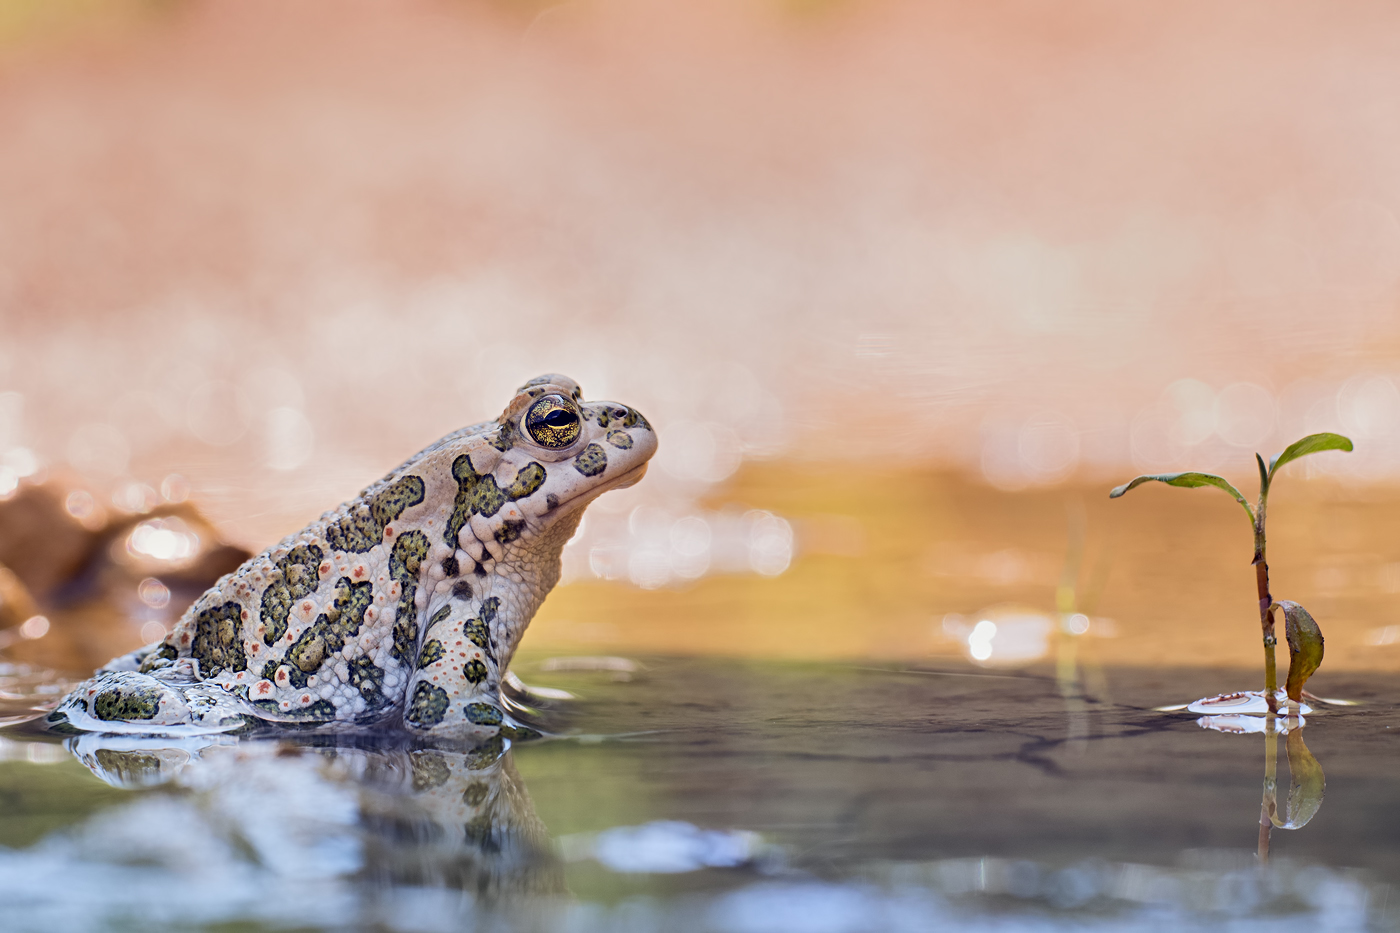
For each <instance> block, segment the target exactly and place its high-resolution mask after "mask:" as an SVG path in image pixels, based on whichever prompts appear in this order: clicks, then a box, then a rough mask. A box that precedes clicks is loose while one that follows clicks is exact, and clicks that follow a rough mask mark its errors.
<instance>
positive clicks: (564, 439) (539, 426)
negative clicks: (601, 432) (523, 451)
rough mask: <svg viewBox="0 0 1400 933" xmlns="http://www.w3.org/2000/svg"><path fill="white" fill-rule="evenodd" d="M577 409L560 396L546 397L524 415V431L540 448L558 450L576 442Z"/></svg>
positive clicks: (578, 428) (578, 423)
mask: <svg viewBox="0 0 1400 933" xmlns="http://www.w3.org/2000/svg"><path fill="white" fill-rule="evenodd" d="M582 427H583V426H582V424H581V423H580V422H579V417H578V409H576V408H575V407H574V404H573V402H570V401H569V400H568V399H566V398H564V397H563V396H562V395H546V396H545V397H544V398H542V399H539V400H538V401H536V402H535V404H533V405H531V406H530V410H529V411H527V412H526V413H525V431H526V432H527V433H528V434H529V435H530V437H531V439H532V440H534V442H535V443H536V444H539V445H540V446H541V447H550V448H552V449H554V450H558V449H560V448H561V447H568V446H569V445H570V444H572V443H573V442H574V441H576V440H578V435H579V431H580V430H582Z"/></svg>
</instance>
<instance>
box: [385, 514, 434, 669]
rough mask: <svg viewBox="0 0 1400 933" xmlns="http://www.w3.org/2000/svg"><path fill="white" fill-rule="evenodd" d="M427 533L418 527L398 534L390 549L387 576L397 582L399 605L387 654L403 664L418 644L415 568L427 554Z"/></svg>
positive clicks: (416, 579)
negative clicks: (414, 599)
mask: <svg viewBox="0 0 1400 933" xmlns="http://www.w3.org/2000/svg"><path fill="white" fill-rule="evenodd" d="M428 550H429V545H428V536H427V535H425V534H423V532H421V531H416V530H415V531H409V532H405V533H404V534H401V535H399V537H398V540H396V541H395V542H394V548H393V550H391V551H390V552H389V576H390V578H392V579H394V580H397V581H398V583H399V606H398V611H397V613H396V614H395V616H394V647H393V648H391V649H390V651H389V654H390V655H391V656H392V657H393V658H395V659H396V660H399V661H402V662H403V663H405V664H410V663H412V658H413V652H414V651H415V650H417V648H418V607H417V606H416V605H415V604H414V602H413V597H414V596H415V595H416V594H417V592H418V571H419V569H421V568H422V566H423V561H424V560H426V559H427V557H428Z"/></svg>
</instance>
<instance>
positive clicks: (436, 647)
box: [418, 638, 447, 668]
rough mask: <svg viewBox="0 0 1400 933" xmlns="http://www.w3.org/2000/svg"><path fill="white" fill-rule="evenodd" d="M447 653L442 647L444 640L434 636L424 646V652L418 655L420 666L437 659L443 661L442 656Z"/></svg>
mask: <svg viewBox="0 0 1400 933" xmlns="http://www.w3.org/2000/svg"><path fill="white" fill-rule="evenodd" d="M446 653H447V652H445V651H443V649H442V642H440V641H438V640H437V639H436V638H434V639H432V640H431V641H429V642H428V643H427V644H426V645H424V646H423V653H422V654H420V655H418V666H419V667H420V668H423V667H427V666H428V665H429V664H432V663H434V662H436V661H441V660H442V656H443V655H444V654H446Z"/></svg>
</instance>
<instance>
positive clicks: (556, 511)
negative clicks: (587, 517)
mask: <svg viewBox="0 0 1400 933" xmlns="http://www.w3.org/2000/svg"><path fill="white" fill-rule="evenodd" d="M646 474H647V464H646V463H639V464H637V465H636V466H634V467H633V468H632V469H630V470H628V471H627V472H625V473H619V474H618V475H616V476H614V477H613V478H612V479H610V480H605V481H604V482H602V483H599V484H598V485H597V486H594V487H593V488H592V489H590V490H588V491H587V492H584V493H581V494H579V495H577V496H575V497H574V498H572V499H570V500H569V501H568V502H561V503H559V504H558V505H557V506H555V507H554V508H553V509H550V510H549V511H548V512H545V513H544V514H545V515H548V516H549V517H551V518H557V517H558V516H561V515H568V514H569V513H570V512H574V511H577V510H578V509H581V508H583V507H584V506H586V505H588V503H590V502H592V501H593V500H594V499H596V498H598V497H599V496H601V495H602V494H603V493H605V492H610V491H611V490H614V489H626V488H627V487H628V486H634V485H636V484H637V482H638V481H640V480H641V478H642V477H643V476H646Z"/></svg>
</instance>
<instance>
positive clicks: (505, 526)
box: [492, 518, 525, 544]
mask: <svg viewBox="0 0 1400 933" xmlns="http://www.w3.org/2000/svg"><path fill="white" fill-rule="evenodd" d="M524 533H525V523H524V522H523V521H517V520H514V519H509V518H508V519H506V520H505V521H503V522H501V527H499V528H497V529H496V531H495V533H494V534H493V535H492V537H494V538H495V539H496V541H497V542H498V543H500V544H510V543H511V542H512V541H517V540H519V538H520V536H521V535H522V534H524Z"/></svg>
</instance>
